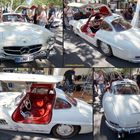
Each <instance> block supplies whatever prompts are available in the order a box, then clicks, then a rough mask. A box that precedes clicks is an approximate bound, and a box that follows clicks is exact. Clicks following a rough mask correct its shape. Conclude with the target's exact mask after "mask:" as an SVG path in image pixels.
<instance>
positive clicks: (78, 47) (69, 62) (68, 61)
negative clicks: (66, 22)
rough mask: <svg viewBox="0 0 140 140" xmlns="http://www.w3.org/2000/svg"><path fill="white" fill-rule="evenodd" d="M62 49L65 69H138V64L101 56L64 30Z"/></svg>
mask: <svg viewBox="0 0 140 140" xmlns="http://www.w3.org/2000/svg"><path fill="white" fill-rule="evenodd" d="M64 48H65V55H64V66H65V67H70V66H77V67H78V66H79V67H140V63H138V64H135V63H131V62H128V61H125V60H122V59H119V58H117V57H114V56H113V57H105V56H103V55H102V54H101V53H100V51H99V49H97V48H96V47H95V46H93V45H92V44H89V43H88V42H87V41H85V40H84V39H82V38H81V37H79V36H77V35H75V34H74V33H73V31H71V30H64Z"/></svg>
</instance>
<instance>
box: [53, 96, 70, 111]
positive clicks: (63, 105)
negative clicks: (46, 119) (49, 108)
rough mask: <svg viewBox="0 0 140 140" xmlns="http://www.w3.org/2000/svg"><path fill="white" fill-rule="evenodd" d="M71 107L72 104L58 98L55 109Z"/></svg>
mask: <svg viewBox="0 0 140 140" xmlns="http://www.w3.org/2000/svg"><path fill="white" fill-rule="evenodd" d="M69 108H71V104H70V103H68V102H67V101H66V100H64V99H61V98H57V99H56V102H55V105H54V109H69Z"/></svg>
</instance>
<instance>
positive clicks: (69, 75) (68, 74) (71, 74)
mask: <svg viewBox="0 0 140 140" xmlns="http://www.w3.org/2000/svg"><path fill="white" fill-rule="evenodd" d="M64 77H65V79H64V81H67V80H68V81H69V84H73V81H74V77H75V71H74V68H73V69H71V70H67V71H66V72H65V73H64Z"/></svg>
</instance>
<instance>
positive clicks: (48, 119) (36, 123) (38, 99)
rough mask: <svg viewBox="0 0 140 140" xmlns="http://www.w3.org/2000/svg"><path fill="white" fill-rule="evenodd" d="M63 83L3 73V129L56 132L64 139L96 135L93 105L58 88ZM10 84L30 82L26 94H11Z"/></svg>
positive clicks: (0, 118) (51, 78) (55, 78)
mask: <svg viewBox="0 0 140 140" xmlns="http://www.w3.org/2000/svg"><path fill="white" fill-rule="evenodd" d="M62 80H63V77H62V76H45V75H37V74H21V73H0V81H2V82H1V85H3V86H2V89H3V90H2V91H1V93H0V114H1V115H0V124H1V125H0V129H4V130H13V131H23V132H36V133H44V134H50V133H52V134H53V135H55V136H56V137H59V138H61V139H64V138H70V137H72V136H74V135H76V134H83V133H89V132H92V128H93V124H92V121H93V120H92V106H91V105H89V104H87V103H86V102H84V101H81V100H78V99H76V98H72V97H71V96H68V95H66V94H65V93H64V92H63V91H62V90H60V89H57V88H55V84H56V83H58V82H60V81H62ZM9 82H12V83H13V82H17V83H18V84H20V83H22V84H23V83H24V84H25V83H26V84H25V86H23V87H24V90H23V92H14V91H15V90H14V91H12V90H10V91H9V88H7V86H6V85H7V84H6V83H9ZM8 85H9V84H8ZM26 86H27V87H28V88H26V89H28V90H25V87H26ZM10 89H11V87H10ZM14 89H15V87H14Z"/></svg>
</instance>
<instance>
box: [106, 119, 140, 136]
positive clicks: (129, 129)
mask: <svg viewBox="0 0 140 140" xmlns="http://www.w3.org/2000/svg"><path fill="white" fill-rule="evenodd" d="M105 122H106V125H107V126H108V127H109V128H110V129H111V130H113V131H116V132H118V133H122V132H127V133H129V134H132V133H138V132H140V127H136V128H134V127H128V128H122V127H115V126H113V125H112V124H110V123H109V122H108V121H105Z"/></svg>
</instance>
